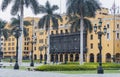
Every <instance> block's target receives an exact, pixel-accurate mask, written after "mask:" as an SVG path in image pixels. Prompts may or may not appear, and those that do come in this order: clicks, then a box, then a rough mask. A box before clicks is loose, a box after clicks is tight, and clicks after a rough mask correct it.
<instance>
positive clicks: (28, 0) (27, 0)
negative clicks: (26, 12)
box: [24, 0, 30, 8]
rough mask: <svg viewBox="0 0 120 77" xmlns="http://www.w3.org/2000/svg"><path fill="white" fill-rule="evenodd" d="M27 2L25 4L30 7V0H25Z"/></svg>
mask: <svg viewBox="0 0 120 77" xmlns="http://www.w3.org/2000/svg"><path fill="white" fill-rule="evenodd" d="M24 2H25V6H26V7H27V8H28V6H29V5H30V0H24Z"/></svg>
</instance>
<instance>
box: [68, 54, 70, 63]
mask: <svg viewBox="0 0 120 77" xmlns="http://www.w3.org/2000/svg"><path fill="white" fill-rule="evenodd" d="M68 62H70V54H68Z"/></svg>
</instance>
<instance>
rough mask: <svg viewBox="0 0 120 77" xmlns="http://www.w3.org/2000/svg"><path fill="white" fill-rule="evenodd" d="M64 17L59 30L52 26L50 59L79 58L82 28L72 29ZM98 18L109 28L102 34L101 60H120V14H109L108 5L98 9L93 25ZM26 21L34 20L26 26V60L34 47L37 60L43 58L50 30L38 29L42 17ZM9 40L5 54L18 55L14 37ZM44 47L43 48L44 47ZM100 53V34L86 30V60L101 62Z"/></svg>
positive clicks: (70, 59)
mask: <svg viewBox="0 0 120 77" xmlns="http://www.w3.org/2000/svg"><path fill="white" fill-rule="evenodd" d="M62 17H63V22H60V21H59V28H58V29H53V28H52V27H51V28H50V31H51V32H50V34H51V35H50V60H51V62H55V61H57V62H65V61H68V62H74V61H79V60H80V58H79V55H80V51H79V49H80V44H79V42H80V39H79V35H80V34H79V31H74V32H71V31H70V27H71V24H67V21H68V17H67V16H66V15H62ZM99 18H101V19H102V28H103V27H104V26H106V27H107V33H106V35H103V36H102V47H103V48H102V61H103V62H112V61H113V59H114V58H115V62H120V16H119V15H115V16H114V15H112V14H109V12H108V9H107V8H102V10H100V11H97V12H96V16H95V17H94V18H88V19H89V20H90V21H91V23H92V26H94V25H95V24H96V25H98V23H99ZM25 20H29V21H30V22H31V23H32V22H33V20H34V23H33V24H32V25H31V26H27V27H26V28H27V30H28V32H29V35H28V36H27V37H24V40H23V59H29V56H30V55H31V53H30V52H31V49H32V47H33V49H34V59H40V58H41V59H42V60H44V59H45V54H46V53H47V32H46V30H45V29H38V26H37V23H38V20H39V18H30V17H27V18H25ZM33 35H34V36H35V37H36V43H35V44H34V45H33V46H32V45H31V44H30V43H29V41H32V36H33ZM28 39H30V40H28ZM8 40H9V41H5V42H4V57H11V56H12V57H15V53H16V49H15V47H16V40H15V38H14V37H13V36H11V37H9V39H8ZM13 43H14V44H13ZM41 47H43V48H42V49H41ZM98 56H99V50H98V35H96V34H95V32H94V30H93V31H92V32H91V33H90V32H89V31H87V32H84V61H85V62H98V59H99V57H98Z"/></svg>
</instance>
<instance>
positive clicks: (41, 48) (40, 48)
mask: <svg viewBox="0 0 120 77" xmlns="http://www.w3.org/2000/svg"><path fill="white" fill-rule="evenodd" d="M39 50H40V63H42V54H41V51H42V50H43V47H42V46H41V47H39Z"/></svg>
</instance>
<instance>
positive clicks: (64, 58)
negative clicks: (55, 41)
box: [63, 54, 65, 63]
mask: <svg viewBox="0 0 120 77" xmlns="http://www.w3.org/2000/svg"><path fill="white" fill-rule="evenodd" d="M63 63H65V54H63Z"/></svg>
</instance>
